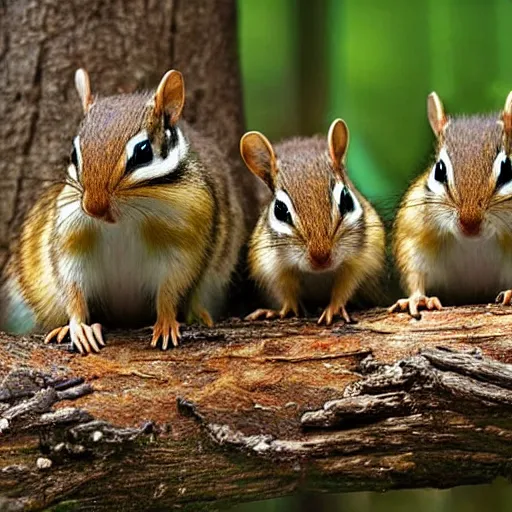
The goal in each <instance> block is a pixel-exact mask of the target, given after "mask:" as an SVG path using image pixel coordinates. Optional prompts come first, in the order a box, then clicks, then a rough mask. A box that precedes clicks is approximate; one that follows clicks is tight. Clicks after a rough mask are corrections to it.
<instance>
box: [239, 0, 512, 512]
mask: <svg viewBox="0 0 512 512" xmlns="http://www.w3.org/2000/svg"><path fill="white" fill-rule="evenodd" d="M238 3H239V43H240V57H241V63H242V77H243V84H244V104H245V114H246V123H247V128H248V129H249V130H260V131H262V132H263V133H265V134H266V135H267V136H268V137H269V138H270V139H271V140H272V141H274V142H276V141H278V140H280V139H282V138H285V137H289V136H292V135H311V134H314V133H324V134H325V133H327V130H328V127H329V125H330V123H331V121H332V120H333V119H335V118H336V117H342V118H344V119H345V120H346V121H347V123H348V126H349V128H350V132H351V142H350V148H349V154H348V167H349V172H350V174H351V176H352V178H353V179H354V181H355V183H356V185H357V186H358V187H359V188H360V190H361V191H362V192H363V193H364V194H366V195H367V196H368V197H369V198H370V199H371V200H372V201H373V202H374V203H375V205H376V207H377V209H378V210H379V211H380V213H381V214H382V215H383V216H384V217H385V218H387V219H388V220H389V219H390V218H391V217H392V214H393V210H394V208H395V207H396V205H397V203H398V200H399V198H400V196H401V195H402V194H403V192H404V191H405V189H406V187H407V185H408V183H409V182H410V180H411V179H412V178H414V177H415V176H417V175H418V174H419V173H420V172H422V171H423V170H424V169H425V168H426V166H427V165H428V164H429V159H430V158H431V156H432V151H433V135H432V133H431V131H430V126H429V124H428V121H427V116H426V98H427V95H428V94H429V93H430V92H431V91H433V90H435V91H436V92H437V93H438V94H439V96H440V97H441V99H442V101H443V102H444V105H445V108H446V110H447V112H448V113H452V114H462V113H466V114H470V113H476V112H487V111H499V110H500V109H501V108H502V107H503V105H504V102H505V98H506V96H507V94H508V92H509V91H510V90H511V89H512V61H511V60H510V58H509V55H510V48H511V47H510V33H511V29H510V20H512V0H415V1H410V0H393V1H388V2H382V1H379V0H239V1H238ZM313 502H314V507H315V510H316V512H322V511H323V510H326V511H327V510H329V511H331V510H340V511H343V512H387V511H397V512H400V511H409V510H411V509H414V510H416V511H417V512H452V511H456V512H480V511H484V510H490V511H493V512H511V511H512V486H510V485H508V484H505V483H504V482H498V483H495V484H493V485H492V486H490V485H489V486H475V487H460V488H456V489H453V490H449V491H435V490H420V491H398V492H389V493H386V494H379V493H354V494H346V495H343V496H339V497H336V496H328V497H316V498H314V499H313ZM311 503H312V501H311V498H308V499H307V500H305V501H304V498H303V497H301V496H297V497H291V498H283V499H281V500H271V501H266V502H258V503H253V504H247V505H243V506H240V507H236V508H235V509H234V510H236V512H242V511H243V512H256V511H257V512H277V511H281V510H287V511H295V510H297V511H298V510H309V509H310V505H311Z"/></svg>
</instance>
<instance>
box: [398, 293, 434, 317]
mask: <svg viewBox="0 0 512 512" xmlns="http://www.w3.org/2000/svg"><path fill="white" fill-rule="evenodd" d="M442 307H443V306H442V304H441V301H440V300H439V299H438V298H437V297H426V296H425V295H420V294H418V295H411V296H410V297H409V298H408V299H400V300H397V301H396V302H395V303H394V304H393V305H392V306H391V307H390V308H389V309H388V311H389V312H390V313H398V312H400V311H408V312H409V313H410V315H411V316H412V317H414V318H416V319H418V320H419V319H420V318H421V315H420V313H419V309H420V308H421V309H428V310H430V311H432V310H434V309H437V310H440V309H442Z"/></svg>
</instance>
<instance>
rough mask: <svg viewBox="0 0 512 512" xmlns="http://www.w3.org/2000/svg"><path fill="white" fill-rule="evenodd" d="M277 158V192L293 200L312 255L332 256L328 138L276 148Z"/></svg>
mask: <svg viewBox="0 0 512 512" xmlns="http://www.w3.org/2000/svg"><path fill="white" fill-rule="evenodd" d="M276 154H277V159H278V169H279V171H278V173H277V181H276V188H282V189H284V190H285V191H286V192H287V193H288V195H289V196H290V197H291V198H292V201H293V206H294V208H295V211H296V212H297V215H298V217H299V219H300V223H301V226H300V233H301V236H302V238H303V240H305V241H307V243H308V248H309V251H310V254H311V255H312V257H315V256H317V255H318V256H321V255H324V254H326V253H327V254H328V253H330V251H331V248H332V240H333V235H334V231H335V228H336V225H335V223H334V219H333V216H332V215H331V212H332V208H333V205H332V194H331V190H332V186H331V183H333V181H334V180H333V169H332V164H331V160H330V158H329V156H328V154H327V147H326V142H325V138H323V137H311V138H294V139H290V140H287V141H286V142H282V143H281V144H278V145H276Z"/></svg>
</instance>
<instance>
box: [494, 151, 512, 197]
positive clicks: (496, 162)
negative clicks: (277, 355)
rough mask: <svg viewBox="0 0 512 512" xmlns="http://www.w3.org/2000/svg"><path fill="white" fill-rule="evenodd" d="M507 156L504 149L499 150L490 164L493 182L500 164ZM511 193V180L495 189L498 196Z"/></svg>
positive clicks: (495, 179)
mask: <svg viewBox="0 0 512 512" xmlns="http://www.w3.org/2000/svg"><path fill="white" fill-rule="evenodd" d="M506 158H507V154H506V153H505V151H500V153H499V154H498V156H497V157H496V160H494V164H493V166H492V176H493V178H494V182H495V183H496V181H497V180H498V177H499V175H500V173H501V164H502V162H503V161H504V160H505V159H506ZM510 194H512V181H510V182H509V183H505V184H503V185H502V186H501V187H500V188H499V189H497V190H496V195H500V196H508V195H510Z"/></svg>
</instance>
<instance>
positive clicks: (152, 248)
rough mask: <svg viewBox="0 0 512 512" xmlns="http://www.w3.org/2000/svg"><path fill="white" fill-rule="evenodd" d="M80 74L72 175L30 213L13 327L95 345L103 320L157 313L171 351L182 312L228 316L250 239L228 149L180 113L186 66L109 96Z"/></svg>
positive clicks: (159, 335) (13, 300) (14, 273)
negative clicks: (142, 89) (151, 87)
mask: <svg viewBox="0 0 512 512" xmlns="http://www.w3.org/2000/svg"><path fill="white" fill-rule="evenodd" d="M76 82H77V89H78V92H79V95H80V99H81V101H82V107H83V109H84V113H85V117H84V119H83V121H82V123H81V126H80V128H79V130H78V135H77V136H76V137H75V138H74V140H73V147H72V152H71V162H70V165H69V168H68V177H67V180H66V183H59V184H56V185H54V186H52V187H51V188H50V189H48V190H47V191H46V192H45V193H44V194H43V196H42V197H41V199H40V200H39V201H38V202H37V204H36V205H35V206H34V208H33V209H32V210H31V212H30V213H29V214H28V216H27V218H26V221H25V223H24V225H23V228H22V233H21V236H20V240H19V243H18V246H17V249H16V251H15V252H14V254H13V257H12V258H11V260H10V262H9V264H8V266H7V280H6V290H7V292H8V294H9V297H10V299H9V304H8V307H7V315H6V322H5V323H6V324H7V326H8V327H9V326H10V327H12V326H13V325H14V324H16V323H19V321H20V320H23V319H24V320H25V321H26V323H30V321H32V323H33V324H34V325H32V326H31V328H37V329H39V328H42V329H53V330H52V331H51V332H50V334H49V335H48V337H47V340H48V341H49V340H50V339H52V338H54V337H57V338H58V340H59V341H60V340H61V339H62V338H63V337H64V336H65V335H66V334H67V333H70V335H71V339H72V343H73V344H74V345H75V346H76V347H77V348H78V349H79V350H80V351H82V352H88V351H92V350H97V349H98V348H99V346H101V345H102V344H103V338H102V335H101V327H100V325H99V322H100V321H102V322H106V323H108V324H109V325H114V326H119V325H123V324H126V323H127V321H128V323H129V324H130V325H140V324H141V323H142V324H144V323H145V322H148V321H154V320H155V319H156V323H155V325H154V328H153V339H152V345H153V346H156V344H157V343H159V342H160V341H161V343H162V347H163V348H164V349H165V348H167V346H168V342H169V339H171V341H172V342H173V344H175V345H176V344H177V343H178V339H179V336H180V334H179V323H178V321H177V319H176V318H177V315H178V313H182V314H183V315H184V317H186V318H187V319H188V321H192V320H194V319H197V320H201V321H203V322H204V323H206V324H208V325H211V323H212V318H211V317H212V315H213V316H215V315H217V314H218V313H219V311H220V309H221V307H222V304H223V302H224V298H225V291H226V288H227V285H228V284H229V281H230V277H231V273H232V272H233V270H234V267H235V264H236V262H237V258H238V251H239V249H240V246H241V245H242V243H243V241H244V237H245V228H244V221H243V215H242V209H241V205H240V199H241V198H240V197H239V194H238V192H237V186H236V183H235V180H234V179H233V176H232V175H231V171H230V169H229V168H228V166H227V165H226V161H225V159H224V158H223V153H222V152H220V151H218V150H216V148H215V146H214V144H213V143H211V142H210V141H208V140H206V139H204V138H203V137H202V136H201V135H200V134H198V133H197V132H196V131H195V130H193V129H191V128H190V127H189V126H188V125H187V124H186V123H185V122H183V121H179V120H180V116H181V111H182V108H183V104H184V97H185V96H184V83H183V78H182V76H181V74H180V73H179V72H177V71H174V70H172V71H170V72H168V73H167V74H166V75H165V76H164V77H163V78H162V81H161V82H160V85H159V87H158V88H157V90H156V91H153V92H148V93H138V94H130V95H120V96H112V97H105V98H94V97H93V96H92V94H91V91H90V86H89V78H88V75H87V74H86V73H85V72H84V71H83V70H79V71H78V72H77V76H76ZM178 121H179V122H178ZM89 319H94V320H95V323H94V324H92V325H90V324H89ZM22 323H23V322H22ZM26 327H28V325H27V326H26Z"/></svg>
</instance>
